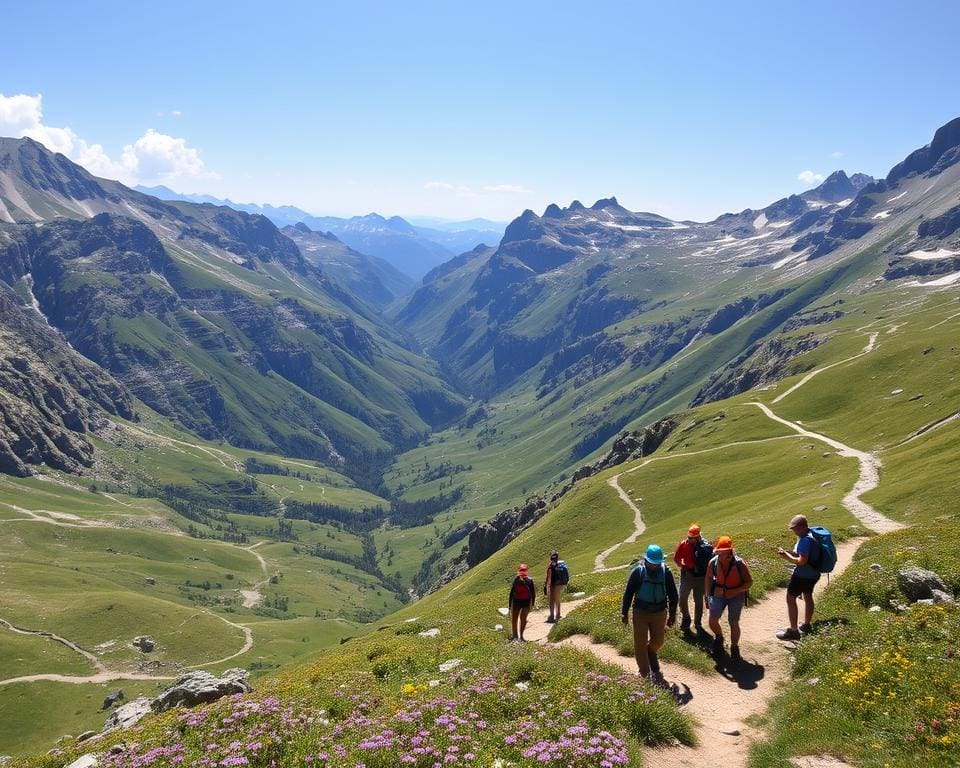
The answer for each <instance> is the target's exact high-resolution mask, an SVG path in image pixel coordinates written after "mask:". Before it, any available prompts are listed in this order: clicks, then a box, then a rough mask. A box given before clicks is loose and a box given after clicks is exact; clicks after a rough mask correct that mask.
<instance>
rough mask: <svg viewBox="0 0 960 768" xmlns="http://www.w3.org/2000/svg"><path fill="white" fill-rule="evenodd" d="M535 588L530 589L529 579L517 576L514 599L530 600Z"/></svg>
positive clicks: (514, 581) (514, 584) (514, 585)
mask: <svg viewBox="0 0 960 768" xmlns="http://www.w3.org/2000/svg"><path fill="white" fill-rule="evenodd" d="M532 593H533V590H531V589H530V584H529V583H528V581H527V579H524V578H522V577H520V576H517V577H516V578H515V579H514V580H513V599H514V600H529V599H530V597H531V596H532Z"/></svg>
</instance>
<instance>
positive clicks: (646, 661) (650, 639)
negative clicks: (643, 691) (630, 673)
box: [633, 607, 667, 677]
mask: <svg viewBox="0 0 960 768" xmlns="http://www.w3.org/2000/svg"><path fill="white" fill-rule="evenodd" d="M666 632H667V609H666V608H664V609H663V610H662V611H656V612H655V613H650V612H648V611H641V610H639V609H638V608H636V607H634V609H633V655H634V657H635V658H636V660H637V671H638V672H639V674H640V675H642V676H644V677H646V676H647V675H649V674H650V654H651V653H656V652H657V651H659V650H660V648H661V646H662V645H663V641H664V638H665V636H666Z"/></svg>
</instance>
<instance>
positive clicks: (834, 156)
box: [830, 152, 843, 160]
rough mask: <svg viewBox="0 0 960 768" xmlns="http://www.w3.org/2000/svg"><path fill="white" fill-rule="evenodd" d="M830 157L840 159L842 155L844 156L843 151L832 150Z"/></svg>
mask: <svg viewBox="0 0 960 768" xmlns="http://www.w3.org/2000/svg"><path fill="white" fill-rule="evenodd" d="M830 157H832V158H833V159H834V160H839V159H840V158H841V157H843V152H831V153H830Z"/></svg>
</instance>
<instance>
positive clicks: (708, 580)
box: [703, 536, 753, 662]
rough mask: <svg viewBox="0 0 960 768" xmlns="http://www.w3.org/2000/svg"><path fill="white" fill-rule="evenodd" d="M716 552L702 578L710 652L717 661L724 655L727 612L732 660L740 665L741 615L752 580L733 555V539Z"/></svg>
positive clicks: (726, 539)
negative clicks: (723, 620) (722, 626)
mask: <svg viewBox="0 0 960 768" xmlns="http://www.w3.org/2000/svg"><path fill="white" fill-rule="evenodd" d="M713 551H714V553H715V554H714V556H713V558H712V559H711V560H710V564H709V565H708V566H707V573H706V575H705V576H704V577H703V592H704V595H705V596H706V597H705V599H704V602H705V603H706V606H707V610H708V611H709V614H708V616H709V620H710V631H711V632H713V647H712V649H711V652H712V653H713V655H714V656H715V657H717V658H719V657H720V656H721V655H722V654H723V630H722V629H720V617H721V616H722V615H723V612H724V611H726V612H727V622H728V623H729V624H730V659H731V660H732V661H734V662H740V661H741V659H742V657H741V656H740V612H741V611H742V610H743V606H744V605H746V602H747V591H748V590H749V589H750V585H751V584H753V576H752V575H751V574H750V568H748V567H747V564H746V563H745V562H744V561H743V560H742V559H741V558H740V556H739V555H737V553H736V552H734V549H733V539H731V538H730V537H729V536H721V537H720V538H719V539H717V543H716V544H715V545H714V547H713Z"/></svg>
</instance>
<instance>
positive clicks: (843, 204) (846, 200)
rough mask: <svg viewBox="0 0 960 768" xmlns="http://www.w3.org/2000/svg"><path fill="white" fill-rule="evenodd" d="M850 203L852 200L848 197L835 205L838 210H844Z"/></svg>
mask: <svg viewBox="0 0 960 768" xmlns="http://www.w3.org/2000/svg"><path fill="white" fill-rule="evenodd" d="M852 202H853V198H852V197H848V198H846V199H845V200H841V201H840V202H839V203H836V205H837V206H839V207H840V208H846V207H847V206H848V205H850V203H852Z"/></svg>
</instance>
